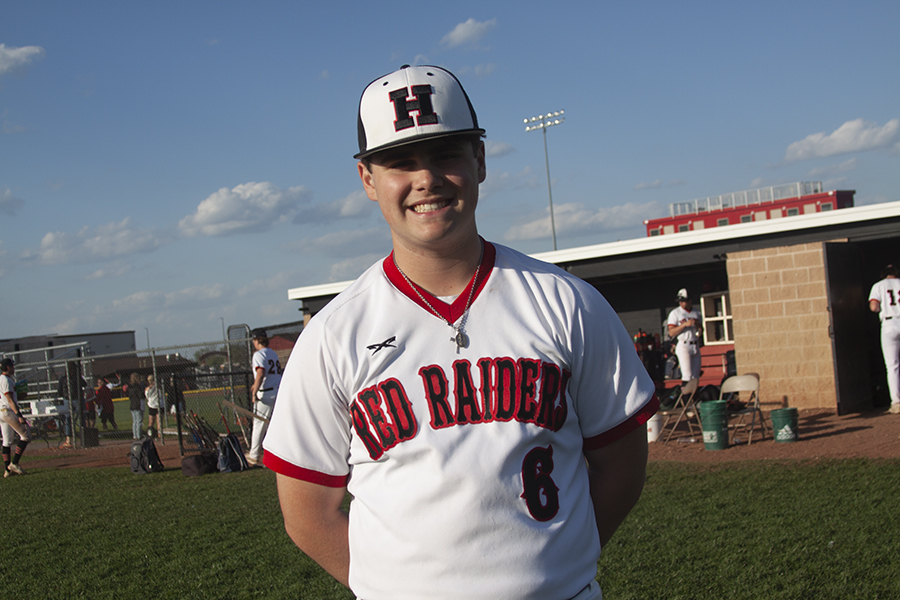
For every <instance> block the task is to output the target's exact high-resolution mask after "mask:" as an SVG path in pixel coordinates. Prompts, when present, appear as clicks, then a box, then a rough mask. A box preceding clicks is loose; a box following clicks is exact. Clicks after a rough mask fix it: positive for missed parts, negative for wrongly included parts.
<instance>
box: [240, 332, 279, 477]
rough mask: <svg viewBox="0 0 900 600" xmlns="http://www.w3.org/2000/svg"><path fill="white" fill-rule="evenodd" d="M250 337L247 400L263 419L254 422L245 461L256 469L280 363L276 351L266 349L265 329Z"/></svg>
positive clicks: (277, 385) (267, 339)
mask: <svg viewBox="0 0 900 600" xmlns="http://www.w3.org/2000/svg"><path fill="white" fill-rule="evenodd" d="M250 335H251V336H252V340H251V343H252V344H253V349H254V350H255V352H254V353H253V375H254V379H253V385H252V386H250V397H251V398H252V399H253V414H255V415H258V416H260V417H262V419H253V433H252V435H251V442H250V451H249V452H248V453H247V456H246V458H247V462H248V463H250V464H251V465H257V464H259V459H260V455H261V454H262V443H263V439H264V438H265V437H266V431H267V430H268V428H269V419H270V418H271V417H272V407H273V406H275V397H276V396H277V394H278V387H279V386H280V385H281V361H279V360H278V355H277V354H276V353H275V351H274V350H272V349H271V348H269V336H268V334H267V333H266V330H265V329H254V330H253V331H252V332H251V333H250ZM263 419H265V420H263Z"/></svg>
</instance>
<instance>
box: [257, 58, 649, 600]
mask: <svg viewBox="0 0 900 600" xmlns="http://www.w3.org/2000/svg"><path fill="white" fill-rule="evenodd" d="M358 123H359V153H358V154H357V155H356V156H355V158H358V159H360V162H359V163H358V171H359V175H360V179H361V180H362V184H363V188H364V189H365V191H366V193H367V194H368V196H369V198H371V199H372V200H373V201H375V202H377V203H378V205H379V208H380V209H381V212H382V214H383V215H384V218H385V220H386V221H387V223H388V225H389V226H390V229H391V236H392V240H393V252H392V253H391V255H390V256H388V257H387V258H385V259H384V260H383V261H380V262H378V263H376V264H375V265H373V266H372V267H371V268H369V270H367V271H366V272H365V273H364V274H363V275H362V276H361V277H360V278H359V279H358V280H357V281H356V282H354V283H353V284H352V285H351V286H350V287H349V288H347V290H346V291H344V292H343V293H341V294H340V295H339V296H338V297H337V298H335V299H334V300H332V301H331V302H330V303H329V304H328V305H327V306H326V307H325V308H324V309H323V310H322V311H320V312H319V313H318V314H317V315H316V316H315V317H313V319H312V320H311V321H310V323H309V325H308V326H307V328H306V329H305V330H304V332H303V333H302V334H301V335H300V338H299V339H298V341H297V344H296V346H295V347H294V351H293V353H292V355H291V358H290V361H289V362H288V365H287V367H286V370H285V374H284V379H283V381H282V386H281V390H280V393H279V396H278V403H277V405H276V407H275V411H274V418H273V420H272V425H271V426H270V428H269V435H268V437H267V438H266V441H265V443H264V446H265V455H264V462H265V464H266V466H267V467H269V468H271V469H272V470H274V471H275V472H276V473H277V474H278V478H277V479H278V492H279V498H280V501H281V508H282V513H283V515H284V521H285V528H286V530H287V532H288V534H289V535H290V536H291V538H292V539H293V540H294V542H295V543H296V544H297V546H298V547H299V548H300V549H301V550H303V551H304V552H305V553H306V554H307V555H308V556H310V557H311V558H313V559H314V560H315V561H317V562H318V563H319V564H320V565H321V566H322V567H323V568H325V569H326V570H327V571H328V572H329V573H331V574H332V575H333V576H334V577H335V578H336V579H337V580H338V581H340V582H341V583H343V584H344V585H348V586H349V587H350V589H351V590H352V591H353V592H354V593H355V594H356V595H357V597H359V598H363V599H365V600H382V599H388V598H389V599H391V600H413V599H415V600H422V599H425V598H430V599H451V598H453V599H458V598H467V600H481V599H490V600H500V599H504V598H509V599H513V598H515V599H525V598H536V599H537V598H539V599H542V600H569V599H572V598H577V599H578V600H585V599H588V598H591V599H593V598H600V597H601V593H600V589H599V586H598V584H597V582H596V581H595V576H596V574H597V559H598V557H599V555H600V548H601V546H602V545H603V544H605V543H606V542H607V541H608V540H609V538H610V536H612V534H613V532H614V531H615V530H616V528H617V527H618V526H619V525H620V524H621V522H622V521H623V520H624V518H625V516H626V515H627V514H628V512H629V511H630V510H631V509H632V507H633V506H634V505H635V503H636V502H637V500H638V498H639V497H640V494H641V491H642V489H643V485H644V478H645V470H646V462H647V428H646V425H645V423H646V421H647V420H648V419H649V417H650V416H651V415H652V414H653V413H654V412H655V411H656V409H657V407H658V404H659V403H658V401H657V400H656V398H655V396H654V395H653V390H654V385H653V382H652V381H651V380H650V378H649V376H648V375H647V373H646V371H645V369H644V367H643V365H642V364H641V362H640V360H639V359H638V356H637V354H636V353H635V351H634V347H633V344H632V343H631V340H630V338H629V337H628V334H627V333H626V331H625V329H624V327H623V326H622V324H621V322H620V321H619V319H618V317H617V316H616V314H615V313H614V312H613V310H612V308H611V307H610V306H609V304H607V302H606V301H605V300H604V299H603V298H602V297H601V296H600V294H599V293H598V292H597V290H596V289H594V288H593V287H592V286H590V285H588V284H586V283H585V282H584V281H582V280H580V279H577V278H575V277H573V276H571V275H569V274H567V273H566V272H565V271H563V270H561V269H559V268H557V267H555V266H554V265H550V264H546V263H542V262H540V261H537V260H534V259H532V258H529V257H527V256H525V255H523V254H520V253H518V252H516V251H514V250H511V249H509V248H505V247H503V246H500V245H497V244H492V243H490V242H487V241H485V240H483V239H482V238H481V237H479V235H478V231H477V228H476V223H475V207H476V204H477V202H478V185H479V183H481V182H482V181H484V179H485V174H486V170H485V162H484V144H483V142H482V141H481V136H482V135H483V133H484V130H483V129H480V128H479V126H478V121H477V118H476V116H475V111H474V109H473V108H472V105H471V103H470V102H469V98H468V96H467V95H466V93H465V91H463V88H462V86H461V85H460V83H459V81H458V80H457V79H456V77H454V76H453V75H452V74H451V73H449V72H448V71H446V70H444V69H442V68H439V67H403V68H401V69H400V70H399V71H396V72H394V73H391V74H389V75H386V76H384V77H381V78H379V79H377V80H375V81H374V82H373V83H371V84H370V85H369V86H368V87H367V88H366V90H365V91H364V92H363V95H362V98H361V100H360V106H359V121H358ZM347 491H349V492H350V494H351V495H352V497H353V502H352V504H351V508H350V511H349V514H348V513H346V512H344V511H342V510H341V503H342V502H343V500H344V497H345V495H346V493H347Z"/></svg>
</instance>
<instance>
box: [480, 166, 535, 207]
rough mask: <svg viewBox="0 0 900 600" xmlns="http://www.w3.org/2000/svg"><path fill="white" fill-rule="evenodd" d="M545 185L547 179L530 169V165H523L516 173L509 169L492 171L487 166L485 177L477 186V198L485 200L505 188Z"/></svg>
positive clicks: (530, 187) (530, 188)
mask: <svg viewBox="0 0 900 600" xmlns="http://www.w3.org/2000/svg"><path fill="white" fill-rule="evenodd" d="M546 185H547V180H546V179H542V178H541V177H540V176H538V175H537V174H535V173H534V171H532V169H531V167H525V168H524V169H523V170H522V171H520V172H518V173H515V174H513V173H510V172H509V171H493V170H491V168H490V166H488V172H487V178H486V179H485V180H484V182H483V183H482V184H481V185H480V186H478V198H479V200H485V199H487V198H490V197H491V196H494V195H495V194H499V193H500V192H503V191H505V190H508V189H511V190H525V189H529V190H533V189H537V188H540V187H544V186H546Z"/></svg>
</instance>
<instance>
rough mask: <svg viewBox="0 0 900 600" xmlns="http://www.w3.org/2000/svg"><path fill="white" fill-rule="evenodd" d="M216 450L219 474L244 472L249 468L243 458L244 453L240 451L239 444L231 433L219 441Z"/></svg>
mask: <svg viewBox="0 0 900 600" xmlns="http://www.w3.org/2000/svg"><path fill="white" fill-rule="evenodd" d="M217 450H218V455H219V464H218V466H219V471H220V472H222V473H233V472H235V471H244V470H246V469H249V468H250V465H249V464H248V463H247V459H246V458H244V451H243V450H241V442H240V441H239V440H238V439H237V436H236V435H234V434H233V433H229V434H228V435H226V436H225V437H223V438H222V439H220V440H219V443H218V444H217Z"/></svg>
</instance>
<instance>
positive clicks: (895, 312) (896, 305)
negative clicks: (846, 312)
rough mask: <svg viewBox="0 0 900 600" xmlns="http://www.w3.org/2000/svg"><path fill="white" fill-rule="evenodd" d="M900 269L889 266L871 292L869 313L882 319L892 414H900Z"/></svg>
mask: <svg viewBox="0 0 900 600" xmlns="http://www.w3.org/2000/svg"><path fill="white" fill-rule="evenodd" d="M898 275H900V269H898V268H897V267H895V266H894V265H888V266H886V267H885V268H884V270H883V271H882V272H881V276H882V277H883V279H882V280H881V281H879V282H878V283H876V284H875V285H873V286H872V290H871V291H870V292H869V310H871V311H872V312H874V313H878V318H879V319H880V320H881V351H882V352H883V353H884V366H885V368H886V369H887V381H888V392H889V393H890V396H891V408H890V411H891V413H892V414H897V413H900V279H898Z"/></svg>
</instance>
